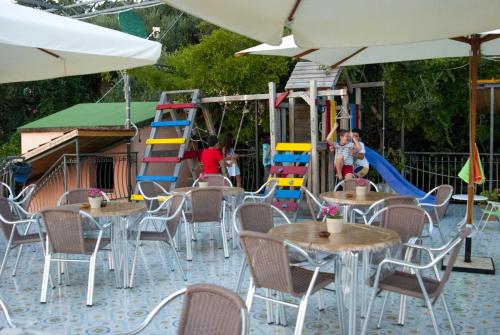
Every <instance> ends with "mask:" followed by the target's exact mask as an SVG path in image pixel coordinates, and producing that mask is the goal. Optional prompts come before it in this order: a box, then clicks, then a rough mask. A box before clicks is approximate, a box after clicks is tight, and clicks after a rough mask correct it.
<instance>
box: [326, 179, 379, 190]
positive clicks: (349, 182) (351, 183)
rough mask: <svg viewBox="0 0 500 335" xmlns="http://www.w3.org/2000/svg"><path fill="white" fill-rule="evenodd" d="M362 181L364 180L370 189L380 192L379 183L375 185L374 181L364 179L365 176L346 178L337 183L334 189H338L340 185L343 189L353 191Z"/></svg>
mask: <svg viewBox="0 0 500 335" xmlns="http://www.w3.org/2000/svg"><path fill="white" fill-rule="evenodd" d="M360 181H363V182H365V183H366V188H367V189H368V191H375V192H378V188H377V185H375V184H374V183H373V182H371V181H369V180H368V179H364V178H353V179H344V180H342V181H341V182H340V183H338V184H337V185H335V188H334V189H333V190H334V191H338V189H339V188H340V187H342V190H343V191H348V192H353V191H356V187H357V186H359V185H358V183H359V182H360Z"/></svg>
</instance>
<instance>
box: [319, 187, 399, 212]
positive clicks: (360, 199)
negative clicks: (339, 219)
mask: <svg viewBox="0 0 500 335" xmlns="http://www.w3.org/2000/svg"><path fill="white" fill-rule="evenodd" d="M394 195H395V194H394V193H386V192H373V191H369V192H367V193H366V195H363V196H359V195H357V194H356V192H355V191H335V192H325V193H321V194H320V195H319V197H320V198H321V199H323V200H325V201H326V202H327V203H329V204H339V205H343V207H344V218H347V215H348V214H349V213H348V212H349V208H350V207H351V206H370V205H373V204H374V203H376V202H377V201H380V200H382V199H385V198H389V197H393V196H394Z"/></svg>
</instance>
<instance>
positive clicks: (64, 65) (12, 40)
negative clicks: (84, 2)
mask: <svg viewBox="0 0 500 335" xmlns="http://www.w3.org/2000/svg"><path fill="white" fill-rule="evenodd" d="M160 53H161V44H160V43H158V42H152V41H148V40H145V39H142V38H138V37H135V36H132V35H128V34H125V33H122V32H119V31H116V30H112V29H107V28H103V27H99V26H96V25H93V24H89V23H85V22H81V21H77V20H74V19H70V18H65V17H62V16H58V15H54V14H50V13H46V12H43V11H40V10H35V9H32V8H28V7H24V6H19V5H16V4H12V3H8V2H2V1H0V83H10V82H21V81H31V80H41V79H49V78H56V77H64V76H73V75H81V74H89V73H98V72H104V71H113V70H123V69H129V68H134V67H139V66H144V65H151V64H155V63H156V61H157V60H158V58H159V57H160Z"/></svg>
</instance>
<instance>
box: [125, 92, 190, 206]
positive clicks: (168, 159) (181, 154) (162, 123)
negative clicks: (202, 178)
mask: <svg viewBox="0 0 500 335" xmlns="http://www.w3.org/2000/svg"><path fill="white" fill-rule="evenodd" d="M186 93H190V94H191V102H188V103H173V102H172V101H173V97H177V96H179V95H181V94H186ZM199 102H200V91H199V90H192V91H173V92H163V93H162V95H161V98H160V102H159V104H158V105H157V106H156V115H155V118H154V121H153V122H152V123H151V134H150V136H149V139H147V140H146V144H147V146H146V150H145V152H144V158H143V159H142V162H141V167H140V169H139V173H138V176H137V181H138V182H139V181H155V182H168V183H170V189H171V190H172V189H174V188H175V185H176V183H177V181H178V178H179V175H180V172H181V170H182V166H183V162H184V160H190V159H196V158H198V151H196V150H191V151H188V148H189V144H190V142H191V133H192V130H193V127H194V125H195V119H196V113H197V111H198V109H199ZM165 115H169V116H170V120H168V121H166V120H164V117H165ZM165 127H173V128H175V130H176V133H177V137H175V138H158V134H159V130H160V129H161V128H165ZM165 144H167V145H179V148H178V152H177V155H176V156H162V155H160V154H161V152H160V151H155V150H153V148H154V147H155V145H165ZM188 162H189V163H190V165H192V163H191V161H188ZM159 163H164V164H175V168H174V172H173V174H172V175H170V176H166V175H148V167H149V165H150V164H159ZM190 170H191V172H192V173H194V169H193V167H192V166H190ZM193 177H194V176H193ZM131 199H132V200H142V196H141V195H140V194H133V195H132V197H131Z"/></svg>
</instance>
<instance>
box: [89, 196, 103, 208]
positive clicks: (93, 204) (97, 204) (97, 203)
mask: <svg viewBox="0 0 500 335" xmlns="http://www.w3.org/2000/svg"><path fill="white" fill-rule="evenodd" d="M101 201H102V199H101V197H95V198H91V197H89V204H90V208H101Z"/></svg>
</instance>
